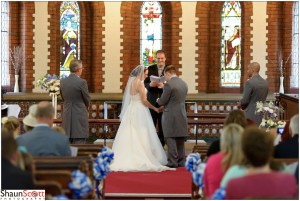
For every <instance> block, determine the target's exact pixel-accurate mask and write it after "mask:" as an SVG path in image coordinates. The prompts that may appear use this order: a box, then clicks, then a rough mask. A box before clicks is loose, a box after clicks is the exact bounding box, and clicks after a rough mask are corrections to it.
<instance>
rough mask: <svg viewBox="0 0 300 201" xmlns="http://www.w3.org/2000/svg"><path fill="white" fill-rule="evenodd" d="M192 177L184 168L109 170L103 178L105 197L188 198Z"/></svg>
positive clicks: (190, 191) (189, 196)
mask: <svg viewBox="0 0 300 201" xmlns="http://www.w3.org/2000/svg"><path fill="white" fill-rule="evenodd" d="M191 193H192V177H191V174H190V173H189V172H188V171H187V170H186V169H185V168H184V167H181V168H177V170H176V171H164V172H111V173H109V175H108V177H107V178H106V179H105V199H129V198H130V199H134V198H136V199H142V198H165V199H168V198H169V199H190V198H191Z"/></svg>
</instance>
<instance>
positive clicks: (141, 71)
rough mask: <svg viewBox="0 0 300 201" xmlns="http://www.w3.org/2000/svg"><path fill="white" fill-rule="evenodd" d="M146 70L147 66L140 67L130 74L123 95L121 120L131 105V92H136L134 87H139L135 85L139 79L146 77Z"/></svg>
mask: <svg viewBox="0 0 300 201" xmlns="http://www.w3.org/2000/svg"><path fill="white" fill-rule="evenodd" d="M144 69H145V66H143V65H138V66H137V67H135V68H134V69H133V70H132V71H131V73H130V76H129V78H128V81H127V85H126V87H125V91H124V95H123V100H122V108H121V113H120V115H119V117H120V119H121V120H122V118H123V116H124V113H125V111H126V108H127V106H128V105H129V103H130V100H131V99H130V97H131V94H132V93H131V92H132V91H135V89H133V88H132V87H133V86H135V87H136V86H137V85H134V82H135V81H137V79H138V78H141V77H142V76H143V75H144Z"/></svg>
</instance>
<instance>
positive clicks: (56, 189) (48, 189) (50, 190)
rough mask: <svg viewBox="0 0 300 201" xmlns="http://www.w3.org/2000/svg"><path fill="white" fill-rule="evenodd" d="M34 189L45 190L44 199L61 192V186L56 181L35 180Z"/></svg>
mask: <svg viewBox="0 0 300 201" xmlns="http://www.w3.org/2000/svg"><path fill="white" fill-rule="evenodd" d="M34 189H37V190H45V194H46V199H47V197H49V196H50V197H53V196H57V195H61V194H63V190H62V187H61V185H60V183H58V182H57V181H35V182H34Z"/></svg>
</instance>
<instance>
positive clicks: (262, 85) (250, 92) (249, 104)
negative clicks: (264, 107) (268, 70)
mask: <svg viewBox="0 0 300 201" xmlns="http://www.w3.org/2000/svg"><path fill="white" fill-rule="evenodd" d="M268 92H269V87H268V82H267V81H266V80H265V79H263V78H262V77H261V76H260V75H258V74H257V75H254V76H252V77H251V78H250V79H249V80H247V82H246V84H245V88H244V94H243V98H242V100H240V102H241V108H242V109H243V110H245V114H246V117H247V118H248V119H251V120H252V121H254V122H255V123H256V125H259V124H260V123H261V120H262V117H261V116H259V115H256V114H255V109H256V102H257V101H262V102H265V101H266V98H267V96H268Z"/></svg>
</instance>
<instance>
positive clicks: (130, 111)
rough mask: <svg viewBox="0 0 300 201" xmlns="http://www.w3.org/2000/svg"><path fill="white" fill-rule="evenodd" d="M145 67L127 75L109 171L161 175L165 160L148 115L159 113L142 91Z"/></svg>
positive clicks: (143, 88)
mask: <svg viewBox="0 0 300 201" xmlns="http://www.w3.org/2000/svg"><path fill="white" fill-rule="evenodd" d="M143 81H144V66H142V65H139V66H137V67H136V68H135V69H133V70H132V71H131V73H130V77H129V79H128V82H127V85H126V88H125V92H124V95H123V102H122V110H121V114H120V116H119V117H120V120H121V124H120V127H119V129H118V132H117V134H116V137H115V140H114V143H113V147H112V150H113V151H114V161H113V163H112V164H111V166H110V170H111V171H123V172H128V171H130V172H136V171H151V172H152V171H155V172H156V171H157V172H159V171H164V170H173V169H172V168H169V167H166V166H164V165H166V164H167V157H166V154H165V151H164V149H163V147H162V146H161V143H160V141H159V139H158V137H157V134H156V129H155V127H154V124H153V121H152V118H151V115H150V111H149V109H148V108H151V109H153V110H155V111H156V112H159V111H158V108H156V107H154V106H153V105H151V103H149V102H148V101H147V96H146V89H145V87H144V83H143Z"/></svg>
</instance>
